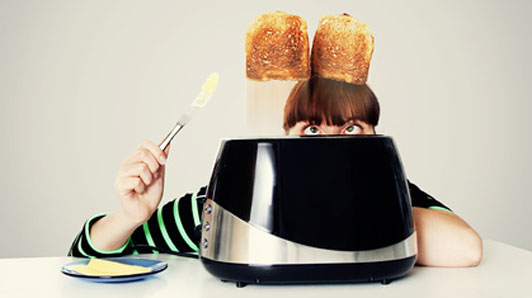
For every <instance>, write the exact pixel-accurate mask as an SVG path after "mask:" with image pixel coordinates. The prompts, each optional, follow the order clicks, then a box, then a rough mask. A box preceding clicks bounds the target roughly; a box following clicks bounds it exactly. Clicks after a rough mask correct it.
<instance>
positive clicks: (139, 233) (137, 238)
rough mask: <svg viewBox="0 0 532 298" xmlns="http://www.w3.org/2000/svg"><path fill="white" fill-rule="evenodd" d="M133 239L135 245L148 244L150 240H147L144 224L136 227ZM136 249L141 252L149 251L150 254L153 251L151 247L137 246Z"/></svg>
mask: <svg viewBox="0 0 532 298" xmlns="http://www.w3.org/2000/svg"><path fill="white" fill-rule="evenodd" d="M131 241H132V242H133V244H134V245H138V244H148V241H147V240H146V235H145V234H144V230H143V227H142V226H140V227H138V228H136V229H135V231H134V232H133V234H132V235H131ZM136 250H137V251H138V252H139V253H148V254H149V253H153V252H152V250H151V249H147V248H136Z"/></svg>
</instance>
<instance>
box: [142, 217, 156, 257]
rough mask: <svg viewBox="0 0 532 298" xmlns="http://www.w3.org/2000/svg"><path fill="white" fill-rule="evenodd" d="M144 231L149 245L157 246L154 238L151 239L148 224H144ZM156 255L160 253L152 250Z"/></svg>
mask: <svg viewBox="0 0 532 298" xmlns="http://www.w3.org/2000/svg"><path fill="white" fill-rule="evenodd" d="M142 229H143V230H144V235H145V236H146V241H148V245H150V246H155V243H154V242H153V238H152V237H151V233H150V229H149V228H148V222H145V223H144V224H142ZM152 252H153V253H154V254H158V253H159V252H158V251H156V250H152Z"/></svg>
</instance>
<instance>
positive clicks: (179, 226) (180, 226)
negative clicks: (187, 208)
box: [174, 200, 199, 251]
mask: <svg viewBox="0 0 532 298" xmlns="http://www.w3.org/2000/svg"><path fill="white" fill-rule="evenodd" d="M178 201H179V200H175V201H174V217H175V223H176V225H177V229H178V230H179V234H181V237H182V238H183V240H185V242H186V243H187V244H188V246H189V247H190V248H191V249H192V250H193V251H199V249H198V247H197V246H196V245H195V244H194V242H192V240H190V238H188V235H187V233H186V232H185V228H184V227H183V223H181V218H180V217H179V210H178V208H177V204H178Z"/></svg>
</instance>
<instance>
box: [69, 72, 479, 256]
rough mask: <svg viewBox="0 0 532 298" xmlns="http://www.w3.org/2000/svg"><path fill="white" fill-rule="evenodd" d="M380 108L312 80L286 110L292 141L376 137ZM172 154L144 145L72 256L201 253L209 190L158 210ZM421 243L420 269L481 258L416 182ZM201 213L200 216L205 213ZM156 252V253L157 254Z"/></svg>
mask: <svg viewBox="0 0 532 298" xmlns="http://www.w3.org/2000/svg"><path fill="white" fill-rule="evenodd" d="M378 120H379V103H378V101H377V98H376V97H375V95H374V94H373V92H372V91H371V89H370V88H369V87H368V86H367V85H354V84H349V83H345V82H339V81H335V80H330V79H324V78H319V77H313V78H311V79H310V80H308V81H302V82H299V83H298V84H296V86H295V87H294V88H293V89H292V92H291V94H290V96H289V98H288V100H287V103H286V106H285V115H284V124H283V127H284V129H285V132H286V134H287V135H320V134H321V135H324V134H349V135H356V134H375V126H377V124H378ZM167 155H168V151H167V152H162V151H161V150H160V149H159V147H158V146H156V145H155V144H154V143H153V142H150V141H146V142H144V143H143V144H142V145H141V146H140V147H139V148H138V149H137V151H136V152H135V153H133V154H132V155H131V156H130V157H128V158H127V159H126V160H125V161H124V163H123V164H122V167H121V168H120V170H119V172H118V175H117V177H116V181H115V191H116V192H117V194H118V196H119V198H120V201H121V208H120V209H119V210H117V211H115V212H113V213H111V214H108V215H97V216H95V217H93V218H91V219H89V220H87V222H86V223H85V225H84V228H83V229H82V231H81V232H80V233H79V234H78V236H77V237H76V239H75V240H74V243H73V244H72V247H71V250H70V253H69V254H70V255H73V256H98V257H103V256H107V257H108V256H118V255H124V254H131V253H133V254H135V253H138V252H143V253H146V252H151V251H152V250H151V249H150V248H146V247H141V246H139V244H140V245H146V244H147V245H150V246H156V247H160V248H163V249H168V250H172V251H180V252H186V251H189V252H190V251H198V247H197V245H196V244H195V243H194V241H192V240H191V239H194V228H195V226H196V225H198V224H199V220H198V217H197V216H196V217H195V216H194V214H198V212H199V210H201V203H199V202H198V201H197V200H196V198H198V197H202V196H204V193H205V188H202V189H201V190H200V191H199V192H198V193H197V194H194V195H192V194H188V195H186V196H184V197H182V198H180V199H176V200H173V201H170V202H168V203H167V204H165V205H164V206H163V207H161V208H159V209H157V207H158V205H159V203H160V200H161V198H162V193H163V189H164V183H163V182H164V164H165V161H166V158H167ZM409 188H410V193H411V197H412V204H413V206H414V209H413V214H414V224H415V227H416V230H417V237H418V251H419V252H418V259H417V263H418V264H420V265H428V266H475V265H477V264H478V263H479V262H480V259H481V257H482V241H481V239H480V237H479V235H478V234H477V233H476V232H475V231H474V230H473V229H472V228H471V227H470V226H469V225H468V224H467V223H466V222H465V221H463V220H462V219H461V218H460V217H458V216H457V215H455V214H454V213H452V211H451V210H450V209H449V208H447V207H446V206H445V205H443V204H441V203H440V202H438V201H436V200H435V199H433V198H432V197H430V196H429V195H427V194H426V193H424V192H423V191H421V190H420V189H419V188H418V187H417V186H415V185H413V184H411V183H409ZM199 213H201V212H199ZM154 252H155V251H154Z"/></svg>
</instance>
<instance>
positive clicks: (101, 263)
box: [70, 258, 151, 276]
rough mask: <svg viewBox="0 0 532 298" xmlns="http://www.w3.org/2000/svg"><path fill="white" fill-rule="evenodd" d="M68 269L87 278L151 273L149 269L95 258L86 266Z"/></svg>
mask: <svg viewBox="0 0 532 298" xmlns="http://www.w3.org/2000/svg"><path fill="white" fill-rule="evenodd" d="M70 269H71V270H74V271H76V272H79V273H81V274H85V275H89V276H119V275H133V274H141V273H148V272H151V268H146V267H142V266H136V265H127V264H122V263H119V262H113V261H108V260H102V259H95V258H93V259H90V261H89V263H88V264H87V265H76V266H72V267H70Z"/></svg>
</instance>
